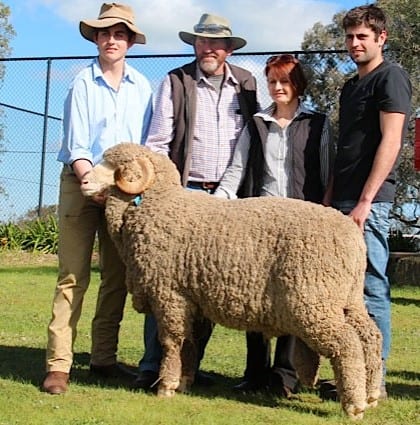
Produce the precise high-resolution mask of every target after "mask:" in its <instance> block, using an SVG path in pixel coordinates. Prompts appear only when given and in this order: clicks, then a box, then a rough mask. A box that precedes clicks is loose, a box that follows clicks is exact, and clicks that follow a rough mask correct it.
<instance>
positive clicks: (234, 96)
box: [134, 14, 257, 390]
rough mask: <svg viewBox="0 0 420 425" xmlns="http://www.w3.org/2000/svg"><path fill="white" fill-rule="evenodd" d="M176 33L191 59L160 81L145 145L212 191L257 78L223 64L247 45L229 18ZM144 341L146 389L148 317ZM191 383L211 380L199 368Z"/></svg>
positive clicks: (141, 382)
mask: <svg viewBox="0 0 420 425" xmlns="http://www.w3.org/2000/svg"><path fill="white" fill-rule="evenodd" d="M179 37H180V38H181V40H182V41H184V42H185V43H187V44H190V45H192V46H194V51H195V60H194V61H193V62H192V63H189V64H186V65H184V66H182V67H179V68H176V69H173V70H172V71H170V72H169V73H168V74H167V75H166V77H165V79H164V80H163V82H162V84H161V86H160V89H159V92H158V95H157V97H156V105H155V112H154V115H153V118H152V123H151V127H150V131H149V136H148V139H147V141H146V146H148V147H149V148H150V149H152V150H153V151H156V152H161V153H164V154H166V155H168V156H169V157H170V158H171V159H172V161H173V162H174V163H175V164H176V166H177V168H178V170H179V172H180V174H181V180H182V184H183V186H184V187H185V188H186V189H189V190H203V191H205V192H207V193H210V194H213V193H214V191H215V190H216V188H217V186H218V184H219V181H220V180H221V178H222V176H223V173H224V172H225V170H226V168H227V167H228V166H229V165H230V163H231V159H232V155H233V151H234V149H235V146H236V143H237V140H238V138H239V135H240V133H241V131H242V129H243V127H244V126H245V124H246V122H247V121H248V120H249V119H251V118H252V115H253V114H254V113H255V112H256V111H257V100H256V81H255V78H254V77H253V75H252V74H251V73H250V72H249V71H246V70H245V69H242V68H239V67H237V66H234V65H231V64H228V63H227V62H226V59H227V58H228V57H229V56H230V55H231V54H232V52H233V51H234V50H236V49H240V48H241V47H243V46H245V44H246V41H245V40H244V39H242V38H240V37H234V36H232V30H231V28H230V23H229V21H228V20H227V19H225V18H222V17H219V16H215V15H210V14H204V15H202V16H201V18H200V21H199V22H198V24H197V25H195V26H194V32H185V31H181V32H179ZM211 230H212V229H209V231H211ZM162 267H164V265H162ZM200 325H201V326H200V327H201V331H200V336H201V338H200V339H199V342H198V346H199V353H198V355H199V358H198V364H199V363H200V360H201V359H202V357H203V355H204V349H205V346H206V344H207V342H208V340H209V338H210V335H211V332H212V327H213V326H212V324H211V323H210V322H207V321H204V322H203V323H201V324H200ZM144 344H145V353H144V356H143V358H142V359H141V361H140V363H139V376H138V378H137V379H136V381H135V383H134V387H135V388H139V389H144V390H147V389H150V388H152V387H153V386H154V384H155V383H156V382H157V380H158V376H159V367H160V361H161V358H162V348H161V345H160V343H159V340H158V335H157V325H156V321H155V319H154V317H153V316H151V315H146V319H145V328H144ZM197 370H198V368H197ZM195 382H196V383H197V384H202V385H208V384H211V380H210V378H209V377H208V376H207V375H205V374H203V373H201V372H200V373H197V374H196V380H195Z"/></svg>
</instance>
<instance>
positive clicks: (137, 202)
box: [133, 195, 143, 207]
mask: <svg viewBox="0 0 420 425" xmlns="http://www.w3.org/2000/svg"><path fill="white" fill-rule="evenodd" d="M142 200H143V196H141V195H137V196H136V197H135V198H134V199H133V204H134V205H135V206H136V207H138V206H139V205H140V204H141V201H142Z"/></svg>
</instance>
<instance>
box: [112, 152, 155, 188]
mask: <svg viewBox="0 0 420 425" xmlns="http://www.w3.org/2000/svg"><path fill="white" fill-rule="evenodd" d="M114 179H115V184H116V185H117V187H118V188H119V189H120V190H121V191H123V192H124V193H127V194H129V195H139V194H141V193H143V192H144V191H146V190H147V189H149V187H151V186H152V184H153V182H154V180H155V169H154V167H153V164H152V162H151V161H150V159H148V158H138V159H137V160H136V161H134V162H132V163H131V164H127V165H122V166H120V167H118V168H117V169H116V170H115V174H114Z"/></svg>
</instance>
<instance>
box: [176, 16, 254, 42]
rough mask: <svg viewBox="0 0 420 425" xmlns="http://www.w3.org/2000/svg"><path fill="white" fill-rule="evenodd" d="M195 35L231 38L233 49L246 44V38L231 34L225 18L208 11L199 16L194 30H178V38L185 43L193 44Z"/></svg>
mask: <svg viewBox="0 0 420 425" xmlns="http://www.w3.org/2000/svg"><path fill="white" fill-rule="evenodd" d="M196 37H207V38H228V39H230V40H232V48H233V50H236V49H240V48H241V47H244V46H245V44H246V40H244V39H243V38H241V37H234V36H233V35H232V30H231V28H230V23H229V21H228V20H227V19H225V18H222V17H221V16H216V15H211V14H210V13H205V14H204V15H202V16H201V18H200V21H199V22H198V24H197V25H194V32H187V31H180V32H179V38H180V39H181V40H182V41H183V42H185V43H187V44H192V45H194V41H195V38H196Z"/></svg>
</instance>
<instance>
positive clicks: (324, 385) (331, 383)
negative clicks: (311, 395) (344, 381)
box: [319, 379, 340, 401]
mask: <svg viewBox="0 0 420 425" xmlns="http://www.w3.org/2000/svg"><path fill="white" fill-rule="evenodd" d="M319 396H320V397H321V398H322V400H331V401H340V397H339V395H338V392H337V385H336V383H335V380H334V379H329V380H328V379H325V380H323V381H320V383H319Z"/></svg>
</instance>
